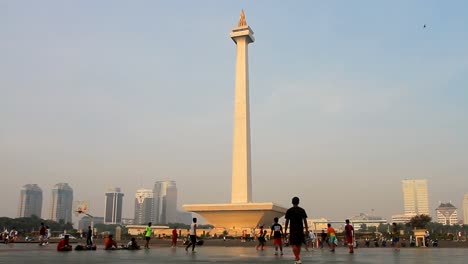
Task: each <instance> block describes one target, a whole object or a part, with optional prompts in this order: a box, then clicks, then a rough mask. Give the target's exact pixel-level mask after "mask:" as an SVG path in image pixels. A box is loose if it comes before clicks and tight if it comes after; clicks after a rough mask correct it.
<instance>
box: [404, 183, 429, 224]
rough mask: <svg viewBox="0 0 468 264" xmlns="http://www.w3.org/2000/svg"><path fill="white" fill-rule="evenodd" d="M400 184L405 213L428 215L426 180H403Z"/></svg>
mask: <svg viewBox="0 0 468 264" xmlns="http://www.w3.org/2000/svg"><path fill="white" fill-rule="evenodd" d="M402 185H403V207H404V210H405V211H404V212H405V215H420V214H425V215H429V196H428V191H427V180H426V179H421V180H403V181H402Z"/></svg>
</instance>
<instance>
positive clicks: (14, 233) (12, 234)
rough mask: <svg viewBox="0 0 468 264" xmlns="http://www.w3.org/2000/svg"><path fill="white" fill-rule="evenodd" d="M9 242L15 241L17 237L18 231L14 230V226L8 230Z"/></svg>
mask: <svg viewBox="0 0 468 264" xmlns="http://www.w3.org/2000/svg"><path fill="white" fill-rule="evenodd" d="M9 238H10V242H15V241H16V239H17V238H18V231H17V230H16V227H13V228H12V229H11V230H10V236H9Z"/></svg>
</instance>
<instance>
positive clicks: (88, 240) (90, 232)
mask: <svg viewBox="0 0 468 264" xmlns="http://www.w3.org/2000/svg"><path fill="white" fill-rule="evenodd" d="M86 245H87V246H92V245H93V230H92V229H91V226H88V232H87V233H86Z"/></svg>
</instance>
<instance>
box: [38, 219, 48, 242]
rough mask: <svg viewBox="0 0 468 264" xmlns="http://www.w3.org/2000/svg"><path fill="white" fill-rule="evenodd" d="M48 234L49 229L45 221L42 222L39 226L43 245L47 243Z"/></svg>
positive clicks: (40, 240)
mask: <svg viewBox="0 0 468 264" xmlns="http://www.w3.org/2000/svg"><path fill="white" fill-rule="evenodd" d="M46 235H47V230H46V228H45V225H44V223H41V227H40V228H39V245H40V246H43V245H44V244H45V239H46Z"/></svg>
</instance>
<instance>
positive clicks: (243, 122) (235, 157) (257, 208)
mask: <svg viewBox="0 0 468 264" xmlns="http://www.w3.org/2000/svg"><path fill="white" fill-rule="evenodd" d="M253 34H254V33H253V31H252V29H251V28H250V27H249V26H248V25H247V22H246V20H245V14H244V10H242V12H241V15H240V19H239V22H238V24H237V27H234V28H233V29H232V32H231V34H230V36H231V38H232V40H233V41H234V43H236V82H235V100H234V135H233V146H232V175H231V177H232V185H231V203H226V204H188V205H184V206H183V208H184V209H185V210H187V211H190V212H194V213H197V214H199V215H201V216H203V217H204V218H205V219H206V220H207V221H208V222H209V223H210V224H212V225H214V226H215V227H218V228H220V227H221V228H225V229H234V230H239V229H245V228H254V227H256V226H258V225H260V224H265V223H270V222H271V221H272V220H273V218H274V217H281V216H283V215H284V214H285V212H286V208H283V207H281V206H277V205H275V204H273V203H254V202H252V175H251V167H250V109H249V64H248V45H249V43H252V42H254V41H255V39H254V37H253Z"/></svg>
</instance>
